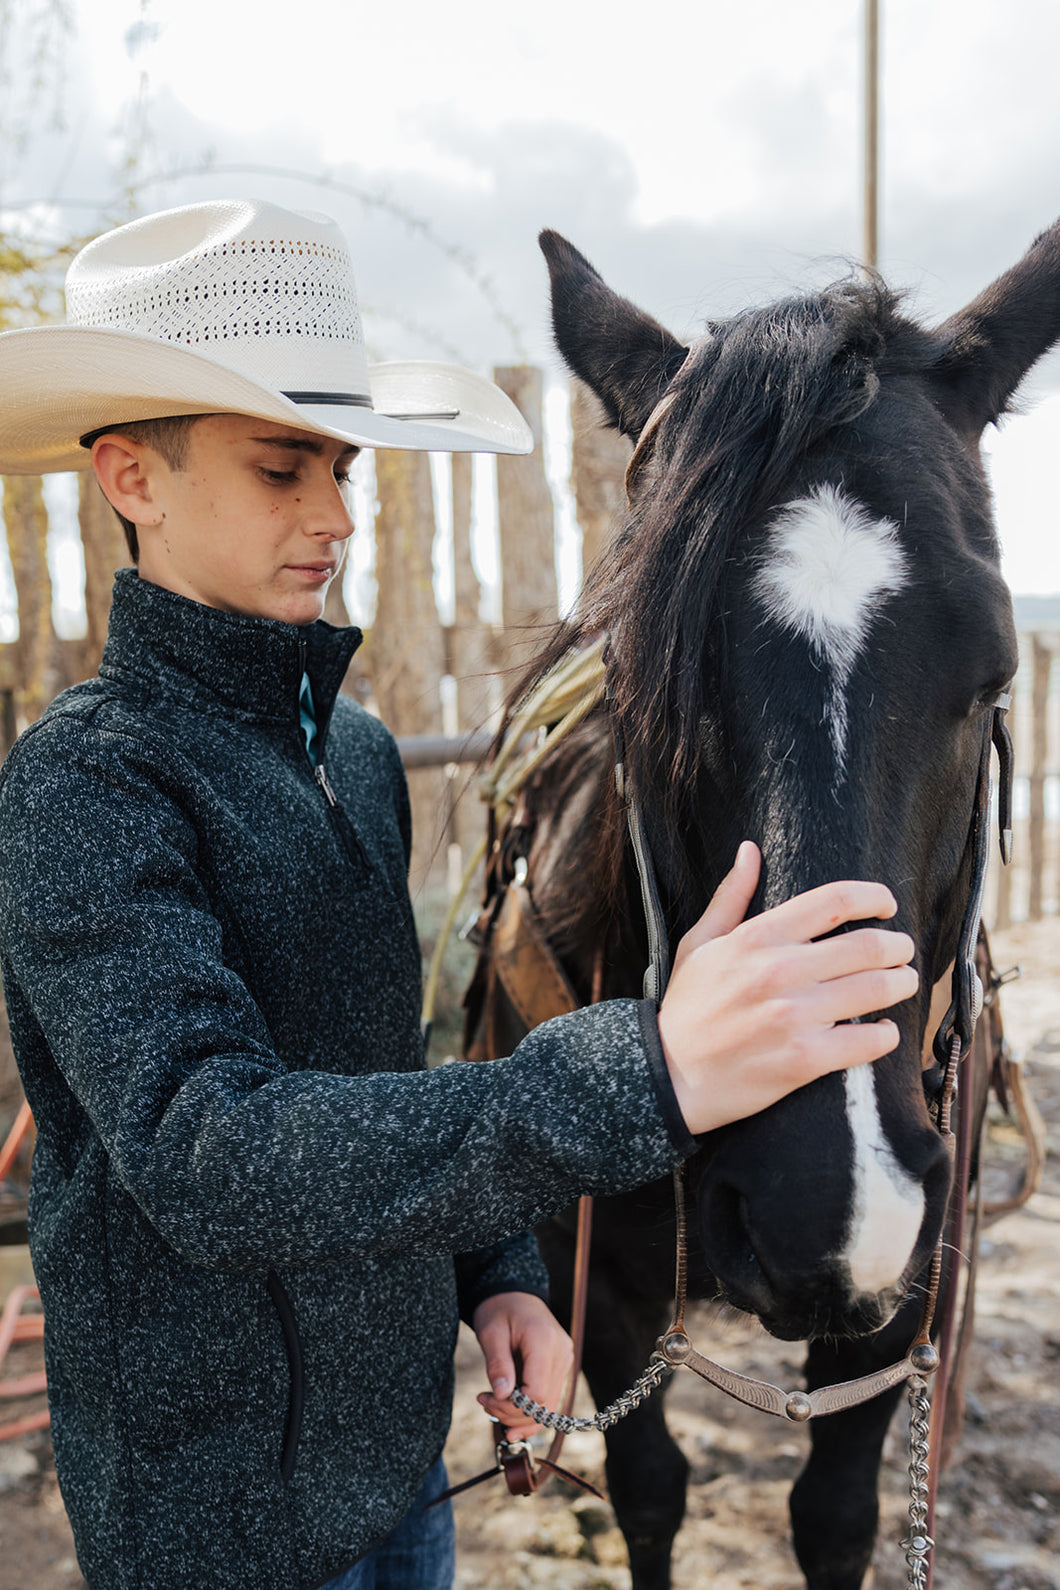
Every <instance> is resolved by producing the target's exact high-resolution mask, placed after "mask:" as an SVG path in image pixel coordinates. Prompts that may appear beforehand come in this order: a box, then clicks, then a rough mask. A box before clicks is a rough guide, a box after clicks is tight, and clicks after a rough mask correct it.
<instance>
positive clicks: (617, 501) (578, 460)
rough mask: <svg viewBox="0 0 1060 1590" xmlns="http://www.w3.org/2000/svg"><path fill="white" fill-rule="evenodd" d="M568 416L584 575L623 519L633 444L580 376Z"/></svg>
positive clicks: (573, 381)
mask: <svg viewBox="0 0 1060 1590" xmlns="http://www.w3.org/2000/svg"><path fill="white" fill-rule="evenodd" d="M570 420H571V485H572V486H573V489H574V501H575V504H576V506H577V511H578V525H579V527H580V529H581V533H582V577H583V579H584V577H585V575H587V574H588V573H589V570H590V569H591V568H592V566H593V564H594V563H595V562H596V561H597V559H598V558H599V556H600V554H601V552H602V551H603V549H604V547H605V546H606V545H607V543H608V542H609V541H610V539H611V537H612V535H613V534H614V531H615V527H616V526H617V525H618V524H619V522H620V521H621V518H622V514H623V512H624V510H625V506H626V466H627V464H628V463H629V460H630V457H631V456H632V453H633V447H632V444H631V442H630V440H629V438H628V436H623V435H621V433H620V432H619V431H616V430H613V429H611V427H609V426H608V424H607V418H606V415H605V413H604V406H603V404H602V403H601V402H600V399H599V398H598V397H597V396H596V393H595V392H593V391H591V390H590V388H589V387H587V386H586V385H585V382H584V381H579V380H578V378H577V376H572V377H571V383H570Z"/></svg>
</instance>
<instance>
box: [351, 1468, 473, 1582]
mask: <svg viewBox="0 0 1060 1590" xmlns="http://www.w3.org/2000/svg"><path fill="white" fill-rule="evenodd" d="M448 1484H449V1478H448V1475H447V1474H446V1472H445V1464H444V1463H443V1462H442V1460H441V1458H439V1459H438V1461H437V1462H436V1463H435V1464H434V1467H433V1468H432V1469H430V1471H429V1472H428V1474H427V1478H426V1479H425V1480H424V1482H423V1484H422V1485H421V1486H420V1489H419V1491H418V1493H417V1495H416V1498H415V1500H414V1501H413V1503H412V1506H411V1507H410V1508H409V1510H408V1512H407V1513H406V1514H405V1516H404V1518H403V1519H402V1520H401V1521H400V1523H398V1524H396V1525H395V1527H394V1528H393V1530H391V1532H390V1534H389V1535H388V1536H387V1538H386V1539H385V1540H384V1541H382V1542H381V1544H380V1545H378V1546H377V1547H376V1548H375V1550H374V1551H371V1552H369V1553H368V1556H367V1557H362V1558H361V1560H360V1562H356V1563H354V1565H353V1567H352V1568H347V1569H346V1572H345V1573H340V1574H339V1577H338V1578H337V1579H332V1580H331V1581H330V1582H329V1583H328V1584H326V1585H325V1586H324V1587H323V1590H451V1587H452V1583H453V1574H454V1572H455V1570H456V1547H455V1542H454V1537H453V1507H452V1503H451V1502H439V1504H438V1506H437V1507H432V1508H431V1510H430V1512H429V1513H426V1512H424V1508H425V1507H426V1505H427V1503H428V1502H431V1501H433V1500H434V1498H435V1497H436V1496H438V1495H439V1494H440V1493H441V1492H442V1491H444V1490H445V1488H446V1486H447V1485H448Z"/></svg>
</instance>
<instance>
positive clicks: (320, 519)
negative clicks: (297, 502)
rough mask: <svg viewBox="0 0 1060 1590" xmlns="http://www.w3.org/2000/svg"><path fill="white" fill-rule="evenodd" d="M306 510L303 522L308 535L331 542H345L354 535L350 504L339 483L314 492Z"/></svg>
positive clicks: (305, 506) (334, 482)
mask: <svg viewBox="0 0 1060 1590" xmlns="http://www.w3.org/2000/svg"><path fill="white" fill-rule="evenodd" d="M304 508H305V511H304V513H303V518H302V522H303V526H304V528H305V530H306V533H307V534H309V535H314V536H322V537H324V538H325V539H327V540H329V541H345V540H347V539H348V537H349V536H351V535H352V534H353V519H352V518H351V516H350V507H349V503H348V502H347V501H346V496H345V493H344V491H343V488H342V487H341V486H340V485H339V483H338V481H335V480H332V481H331V483H330V485H328V484H324V485H322V486H321V487H320V488H319V489H318V490H316V491H314V493H313V497H312V500H311V501H310V502H307V503H306V504H305V505H304Z"/></svg>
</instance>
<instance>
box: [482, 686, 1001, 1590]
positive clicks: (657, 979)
mask: <svg viewBox="0 0 1060 1590" xmlns="http://www.w3.org/2000/svg"><path fill="white" fill-rule="evenodd" d="M609 694H610V693H609V692H608V695H609ZM1011 699H1012V698H1011V694H1010V693H1009V692H1008V691H1002V692H999V693H998V694H997V696H996V697H995V698H994V699H993V701H991V702H989V703H988V704H987V707H988V711H989V717H988V719H987V721H986V723H985V726H984V731H983V737H982V742H981V746H980V752H979V766H978V771H977V778H976V790H975V800H974V804H973V809H972V816H971V822H970V826H969V833H968V840H967V845H966V849H965V855H968V854H969V852H970V855H971V876H970V880H969V889H968V899H967V902H966V905H965V910H964V914H963V917H962V920H961V927H960V931H959V935H958V941H957V949H956V955H955V959H954V966H953V974H952V984H951V990H952V997H951V1001H950V1006H949V1009H948V1010H947V1012H946V1014H945V1016H944V1017H943V1019H942V1022H941V1023H940V1025H939V1028H938V1031H937V1032H936V1033H935V1035H934V1039H933V1043H932V1050H933V1054H934V1057H935V1059H936V1061H937V1063H938V1065H939V1066H940V1067H941V1082H940V1085H939V1086H938V1089H937V1096H936V1098H935V1099H934V1101H933V1102H934V1109H935V1122H936V1126H937V1128H938V1131H939V1133H940V1135H941V1136H942V1138H943V1140H944V1141H945V1143H946V1146H947V1148H948V1150H949V1152H950V1154H951V1158H954V1159H956V1158H957V1157H958V1156H957V1153H956V1138H955V1136H954V1133H953V1132H952V1130H951V1127H950V1117H951V1114H952V1110H953V1105H954V1102H955V1100H956V1097H957V1092H958V1075H959V1071H960V1067H961V1063H962V1061H963V1060H964V1059H965V1058H966V1057H967V1055H968V1053H969V1052H970V1050H971V1046H972V1039H973V1036H974V1032H975V1024H976V1021H977V1019H978V1017H979V1014H980V1012H981V1010H982V1006H983V997H984V996H983V986H982V982H981V980H980V977H979V974H978V971H977V969H976V965H975V947H976V941H977V936H978V931H979V922H980V917H981V914H982V904H983V894H984V891H985V887H986V874H987V862H988V855H989V832H990V802H991V785H990V758H991V747H992V746H993V747H995V748H996V750H997V754H998V767H999V777H998V828H999V840H1000V850H1001V857H1002V860H1003V861H1004V862H1006V863H1007V862H1008V860H1009V857H1010V855H1011V849H1012V776H1013V753H1012V742H1011V739H1010V737H1009V732H1008V728H1007V725H1006V722H1005V715H1006V713H1007V711H1008V709H1009V707H1010V705H1011ZM612 724H613V726H614V729H615V743H616V757H615V778H616V785H617V789H618V794H619V798H620V800H621V802H622V804H623V806H624V808H625V814H626V822H627V826H628V829H629V835H630V842H631V845H632V848H633V855H634V858H635V862H636V868H637V876H638V879H639V883H640V892H641V900H642V905H643V910H644V919H645V923H646V927H647V935H648V950H649V962H648V967H647V970H646V972H645V974H644V994H645V997H646V998H649V999H655V1000H660V999H661V998H662V996H663V994H664V992H665V989H666V984H667V981H668V978H669V970H670V953H669V940H668V935H667V931H666V924H665V919H664V916H663V910H662V900H661V895H660V892H659V886H658V879H657V875H656V871H655V865H654V861H653V858H652V854H651V847H650V844H649V842H648V838H647V833H646V829H645V824H644V818H643V812H642V810H641V806H640V802H639V800H638V798H637V794H636V791H635V790H634V789H633V788H632V785H631V780H630V778H629V775H628V770H627V768H626V765H625V755H624V748H623V742H622V736H621V730H620V727H619V725H618V722H617V717H616V715H615V714H614V712H612ZM969 1116H970V1111H968V1110H966V1111H963V1112H962V1125H963V1126H964V1127H965V1128H966V1129H968V1130H970V1125H969V1119H968V1118H969ZM960 1159H961V1161H962V1162H964V1161H967V1159H968V1155H967V1154H966V1153H962V1154H961V1155H960ZM967 1192H968V1188H967V1185H955V1186H954V1191H953V1197H954V1198H955V1199H956V1200H957V1201H958V1204H959V1206H960V1207H961V1209H962V1210H963V1205H964V1202H965V1200H966V1198H967ZM674 1196H675V1205H676V1215H677V1243H676V1250H677V1251H676V1280H675V1302H674V1311H673V1316H672V1318H671V1321H670V1324H669V1326H668V1327H667V1329H666V1330H665V1331H664V1332H663V1334H662V1335H661V1336H660V1337H659V1340H658V1342H657V1344H656V1349H655V1352H654V1353H653V1354H652V1360H651V1362H650V1363H649V1365H648V1367H647V1369H646V1370H645V1373H644V1374H643V1375H642V1376H641V1378H640V1380H639V1381H637V1383H636V1385H634V1386H633V1387H631V1388H630V1390H629V1391H628V1392H626V1393H624V1394H623V1395H622V1396H621V1397H619V1398H617V1399H616V1401H615V1402H613V1403H611V1404H610V1405H609V1406H608V1407H607V1408H604V1409H601V1410H600V1411H599V1412H598V1413H597V1414H596V1415H595V1416H594V1417H593V1418H591V1419H575V1418H573V1417H571V1416H570V1415H569V1414H557V1413H554V1412H551V1411H550V1410H548V1409H546V1408H544V1407H542V1405H541V1404H540V1403H537V1402H534V1401H533V1400H532V1399H531V1398H528V1397H526V1396H525V1394H524V1393H523V1392H521V1391H518V1390H517V1391H515V1392H513V1394H512V1399H511V1400H512V1401H513V1402H514V1403H515V1404H516V1406H517V1407H519V1408H520V1409H521V1410H522V1411H523V1412H525V1413H527V1414H529V1415H530V1416H531V1417H532V1418H533V1419H535V1420H536V1421H537V1422H538V1423H539V1424H543V1425H546V1426H547V1427H549V1428H550V1429H553V1430H555V1431H556V1432H558V1433H559V1434H560V1435H563V1434H567V1433H569V1432H570V1431H572V1430H587V1429H598V1430H602V1429H607V1428H609V1427H610V1426H611V1425H612V1424H614V1423H616V1422H617V1421H618V1420H619V1419H621V1418H623V1417H625V1415H626V1414H627V1413H631V1412H632V1411H633V1410H634V1409H635V1408H636V1407H638V1406H639V1404H640V1403H641V1402H642V1401H643V1400H644V1398H645V1397H647V1396H649V1395H650V1394H651V1392H652V1391H654V1390H655V1389H656V1388H657V1387H658V1386H659V1385H660V1384H661V1382H662V1380H663V1379H665V1378H666V1376H667V1375H668V1374H669V1373H670V1372H671V1371H672V1370H673V1369H675V1368H684V1369H690V1370H692V1371H693V1373H695V1374H697V1375H699V1376H701V1377H702V1378H703V1379H704V1380H706V1381H708V1382H710V1384H712V1385H714V1386H716V1387H718V1389H719V1390H721V1391H724V1392H725V1393H726V1394H727V1395H728V1396H730V1397H733V1398H735V1399H736V1400H737V1401H739V1402H743V1403H746V1404H747V1405H749V1406H750V1407H753V1408H759V1409H761V1410H762V1411H763V1412H766V1413H771V1414H775V1415H776V1416H778V1417H780V1418H786V1419H789V1420H792V1421H794V1422H796V1423H804V1422H805V1421H806V1420H808V1419H812V1418H815V1417H819V1416H821V1415H823V1414H829V1413H837V1412H839V1411H841V1410H844V1409H849V1408H853V1407H856V1406H858V1405H859V1404H860V1403H863V1402H867V1401H869V1400H870V1399H871V1398H873V1397H877V1396H879V1395H880V1394H881V1393H882V1392H884V1391H887V1390H889V1389H890V1388H891V1387H894V1386H898V1385H900V1384H901V1383H902V1382H903V1381H905V1382H908V1384H909V1393H910V1402H911V1421H910V1423H911V1432H910V1439H911V1458H910V1508H909V1515H910V1533H909V1537H908V1539H907V1540H905V1541H904V1542H903V1547H904V1549H905V1553H906V1560H907V1563H908V1567H909V1579H908V1583H909V1586H910V1587H911V1590H928V1587H929V1586H930V1581H931V1554H932V1550H933V1546H934V1542H933V1541H932V1539H931V1536H930V1534H929V1533H928V1522H929V1519H930V1515H931V1513H932V1511H933V1502H934V1492H933V1485H932V1475H931V1467H930V1464H929V1461H928V1453H929V1426H928V1414H929V1411H930V1399H929V1397H928V1391H927V1386H928V1380H929V1378H930V1377H931V1376H933V1375H934V1374H935V1372H936V1371H937V1370H938V1369H939V1367H940V1364H941V1363H942V1359H941V1357H940V1354H939V1352H938V1351H937V1350H936V1348H935V1346H934V1345H933V1343H932V1341H931V1329H932V1325H933V1322H934V1318H935V1309H936V1304H937V1300H938V1291H939V1283H940V1279H941V1275H942V1257H943V1242H944V1235H945V1232H943V1233H942V1234H941V1235H940V1237H939V1240H938V1243H937V1244H936V1247H935V1251H934V1253H933V1255H932V1259H931V1267H930V1272H929V1279H928V1284H927V1287H926V1290H925V1295H924V1301H923V1304H922V1307H921V1312H920V1317H919V1321H918V1325H917V1330H916V1334H915V1335H914V1337H913V1340H912V1342H911V1343H910V1346H909V1349H908V1351H907V1352H906V1354H905V1356H904V1357H903V1358H902V1359H901V1360H900V1361H899V1362H897V1363H895V1364H892V1365H890V1366H889V1367H887V1368H884V1369H879V1370H876V1371H874V1372H873V1373H872V1374H869V1375H864V1376H862V1377H860V1378H859V1379H857V1380H852V1381H845V1382H842V1383H840V1384H837V1385H831V1386H822V1387H818V1388H817V1389H815V1390H813V1391H809V1392H804V1391H798V1390H796V1391H786V1390H784V1389H782V1388H781V1387H779V1386H774V1385H771V1384H769V1383H768V1382H765V1381H760V1380H754V1379H752V1378H750V1377H749V1376H747V1375H743V1374H741V1373H739V1372H738V1371H736V1370H732V1369H727V1368H725V1367H724V1366H723V1365H721V1364H717V1363H715V1362H714V1361H713V1360H712V1359H709V1358H707V1357H705V1356H704V1355H703V1354H702V1353H700V1352H698V1351H697V1350H696V1348H695V1347H694V1345H693V1343H692V1339H691V1337H690V1335H689V1333H688V1330H687V1328H686V1324H685V1304H686V1295H687V1221H686V1212H685V1172H684V1167H683V1166H682V1167H680V1168H679V1169H678V1170H677V1171H675V1173H674ZM945 1381H946V1376H945V1374H944V1375H943V1376H942V1377H941V1382H940V1384H941V1385H942V1388H943V1395H944V1392H945ZM554 1454H555V1448H554V1449H553V1455H554Z"/></svg>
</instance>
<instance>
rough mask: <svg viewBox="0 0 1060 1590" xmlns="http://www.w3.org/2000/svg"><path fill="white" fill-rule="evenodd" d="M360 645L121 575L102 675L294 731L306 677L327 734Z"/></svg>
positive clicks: (322, 629) (328, 628)
mask: <svg viewBox="0 0 1060 1590" xmlns="http://www.w3.org/2000/svg"><path fill="white" fill-rule="evenodd" d="M361 639H362V636H361V631H360V630H359V629H355V628H352V627H351V628H349V629H337V628H336V627H335V626H334V625H333V624H326V623H324V621H323V620H320V621H318V622H317V623H315V624H307V625H304V626H303V625H297V624H282V623H280V622H278V621H277V620H275V619H271V618H250V617H247V616H245V615H243V614H241V613H225V612H222V611H220V609H218V608H216V607H204V606H203V605H202V604H201V603H199V602H193V601H191V600H189V598H188V597H186V596H178V595H177V594H176V592H174V591H167V590H165V589H164V588H163V587H162V586H160V585H152V584H151V582H150V581H149V580H141V579H140V577H139V575H138V574H137V572H136V570H135V569H120V570H119V571H118V573H117V575H116V577H115V580H114V594H113V599H112V602H111V610H110V624H109V628H108V631H107V644H106V646H105V647H104V650H103V661H102V663H101V664H100V670H99V672H100V676H101V678H104V679H121V680H130V679H135V680H138V681H140V682H141V683H143V684H144V685H146V686H147V687H148V688H150V689H151V690H152V691H153V692H159V691H160V692H162V693H164V694H166V695H173V696H179V697H182V698H184V699H185V700H194V701H196V702H198V703H199V704H201V705H202V706H204V707H209V705H210V704H211V703H213V704H216V705H217V706H219V707H223V708H225V709H226V710H228V711H231V712H234V713H236V714H238V715H239V716H241V717H252V718H261V719H268V720H271V721H273V722H283V723H284V724H294V725H297V723H298V721H299V719H298V690H299V685H300V683H301V678H302V674H303V672H305V673H308V675H309V678H310V680H311V682H312V686H313V701H314V705H315V708H316V717H317V724H318V727H319V729H320V730H321V731H323V730H324V728H325V727H326V725H327V721H328V719H329V718H330V716H331V709H332V707H333V706H334V704H335V697H336V696H337V695H338V691H339V686H340V685H341V684H342V681H343V678H344V676H345V673H346V669H347V667H348V666H349V661H350V658H351V657H352V656H353V654H354V652H355V651H356V650H357V647H358V646H359V645H360V643H361Z"/></svg>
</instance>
